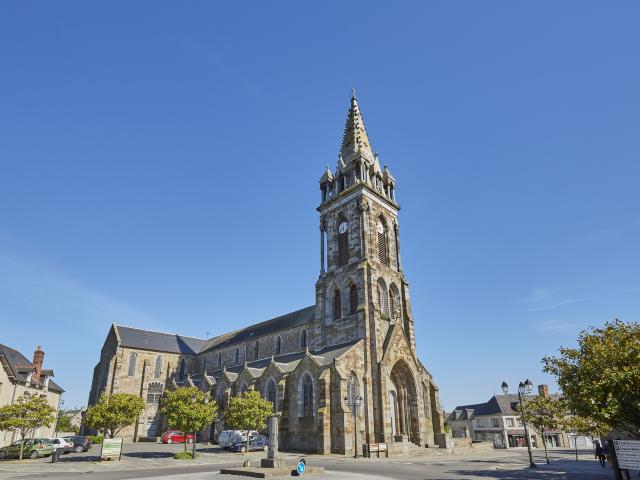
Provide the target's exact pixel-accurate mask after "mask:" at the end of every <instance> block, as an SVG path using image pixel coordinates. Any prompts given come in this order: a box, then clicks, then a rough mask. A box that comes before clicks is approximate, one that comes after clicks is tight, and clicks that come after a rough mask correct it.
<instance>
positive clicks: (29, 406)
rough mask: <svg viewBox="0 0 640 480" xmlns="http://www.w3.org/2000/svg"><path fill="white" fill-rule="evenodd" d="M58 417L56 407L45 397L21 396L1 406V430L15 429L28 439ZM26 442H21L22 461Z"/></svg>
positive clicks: (20, 456)
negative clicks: (13, 401)
mask: <svg viewBox="0 0 640 480" xmlns="http://www.w3.org/2000/svg"><path fill="white" fill-rule="evenodd" d="M55 419H56V409H55V408H53V407H51V406H50V405H49V404H48V403H47V401H46V400H45V399H44V398H41V397H36V396H33V397H31V396H29V397H26V398H25V397H24V396H22V397H19V398H18V400H17V401H16V402H15V403H12V404H9V405H4V406H3V407H0V430H14V431H16V432H18V433H19V434H20V438H21V439H26V438H27V437H29V436H31V435H32V434H33V432H34V431H35V430H36V429H37V428H40V427H50V426H51V424H52V423H53V422H54V421H55ZM23 447H24V442H22V443H21V444H20V455H19V460H20V461H22V450H23Z"/></svg>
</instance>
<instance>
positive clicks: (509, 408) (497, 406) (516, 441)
mask: <svg viewBox="0 0 640 480" xmlns="http://www.w3.org/2000/svg"><path fill="white" fill-rule="evenodd" d="M538 395H541V396H545V397H548V396H549V395H550V394H549V387H548V386H547V385H539V386H538ZM554 395H557V394H554ZM536 396H537V395H523V397H524V398H525V399H526V400H531V399H533V398H535V397H536ZM518 404H519V398H518V395H517V394H505V395H494V396H493V397H491V398H490V399H489V401H487V402H484V403H476V404H472V405H460V406H458V407H456V408H455V409H453V411H452V412H451V413H450V414H449V415H448V417H447V424H448V425H449V427H450V428H451V436H452V437H454V438H462V437H468V438H470V439H471V440H473V441H490V442H493V446H494V448H514V447H526V445H527V442H526V437H525V430H524V425H523V424H522V418H521V416H520V414H519V413H518ZM529 436H530V438H531V446H532V447H534V448H536V447H539V448H543V447H544V445H543V444H542V442H543V441H544V442H545V443H546V444H547V447H567V446H569V435H568V434H567V433H566V432H563V431H560V430H558V431H550V432H544V438H542V435H540V433H539V432H536V431H535V430H534V429H533V428H531V426H529Z"/></svg>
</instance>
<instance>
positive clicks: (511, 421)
mask: <svg viewBox="0 0 640 480" xmlns="http://www.w3.org/2000/svg"><path fill="white" fill-rule="evenodd" d="M505 422H506V423H507V427H515V426H516V420H515V419H514V418H505Z"/></svg>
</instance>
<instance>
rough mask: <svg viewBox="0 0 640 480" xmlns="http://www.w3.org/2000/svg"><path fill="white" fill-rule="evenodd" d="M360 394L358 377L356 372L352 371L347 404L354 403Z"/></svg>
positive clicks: (348, 385) (348, 384)
mask: <svg viewBox="0 0 640 480" xmlns="http://www.w3.org/2000/svg"><path fill="white" fill-rule="evenodd" d="M358 395H360V384H359V382H358V377H357V376H356V374H355V373H353V372H351V373H350V374H349V379H348V380H347V405H350V406H351V405H353V401H354V399H355V398H356V397H357V396H358Z"/></svg>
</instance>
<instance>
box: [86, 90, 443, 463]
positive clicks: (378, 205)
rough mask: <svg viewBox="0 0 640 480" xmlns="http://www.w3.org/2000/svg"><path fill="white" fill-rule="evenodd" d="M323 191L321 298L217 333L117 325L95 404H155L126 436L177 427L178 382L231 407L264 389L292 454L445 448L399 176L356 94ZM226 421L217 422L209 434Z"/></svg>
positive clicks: (99, 369)
mask: <svg viewBox="0 0 640 480" xmlns="http://www.w3.org/2000/svg"><path fill="white" fill-rule="evenodd" d="M320 192H321V197H320V198H321V201H320V205H319V207H318V208H317V210H318V212H319V213H320V222H319V223H320V275H319V277H318V280H317V282H316V287H315V289H316V302H315V305H311V306H309V307H306V308H303V309H302V310H298V311H295V312H291V313H287V314H285V315H282V316H280V317H276V318H273V319H270V320H267V321H264V322H261V323H256V324H254V325H250V326H247V327H245V328H241V329H239V330H236V331H233V332H230V333H225V334H222V335H220V336H217V337H214V338H211V339H208V340H205V339H197V338H190V337H184V336H181V335H176V334H166V333H160V332H152V331H146V330H140V329H136V328H131V327H125V326H120V325H115V324H114V325H112V327H111V328H110V330H109V333H108V335H107V339H106V341H105V343H104V346H103V348H102V352H101V356H100V361H99V363H98V364H97V365H96V367H95V369H94V374H93V382H92V386H91V393H90V395H89V405H92V404H94V403H95V402H96V401H97V399H98V398H99V396H100V394H101V393H103V392H106V393H116V392H128V393H135V394H139V395H140V396H142V397H143V398H144V399H145V400H146V404H147V408H146V409H145V410H144V412H143V414H142V415H141V416H140V418H139V419H138V421H137V422H136V424H135V425H132V426H131V427H130V428H129V429H127V430H126V431H124V432H123V434H124V436H125V438H127V437H128V438H133V439H136V440H138V439H143V438H145V437H146V438H150V437H155V436H159V435H160V434H161V430H163V429H164V428H167V425H166V422H165V421H164V419H163V418H162V416H161V415H160V414H159V413H158V403H159V400H160V398H161V395H162V392H163V391H164V390H165V389H167V388H177V387H179V386H183V385H190V386H196V387H198V388H200V389H202V390H206V391H207V392H210V395H211V396H212V398H215V399H216V400H217V402H218V405H219V409H220V410H221V411H224V408H225V406H226V405H227V404H228V401H229V398H230V397H231V396H233V395H236V394H237V393H239V392H243V391H246V390H249V389H252V390H257V391H258V392H260V393H261V394H262V395H263V396H264V397H265V398H267V399H268V400H270V401H271V402H272V403H273V405H274V407H275V410H276V412H278V413H279V415H280V428H279V432H280V447H281V448H283V449H291V450H305V451H312V452H317V453H330V452H331V453H342V454H349V453H353V451H354V447H355V445H362V444H370V443H387V444H389V449H390V451H391V452H392V453H394V452H396V453H399V452H406V451H408V450H409V448H411V449H414V448H416V446H420V447H428V446H436V445H437V444H438V443H440V441H441V440H442V437H443V435H444V433H443V421H444V419H443V415H442V410H441V408H440V403H439V397H438V387H437V386H436V384H435V383H434V381H433V377H432V375H431V374H430V373H429V371H428V370H427V369H426V368H425V367H424V365H423V364H422V363H421V362H420V360H419V359H418V357H417V356H416V340H415V335H414V319H413V314H412V312H411V300H410V296H409V288H408V284H407V281H406V279H405V276H404V273H403V270H402V262H401V257H400V228H399V224H398V210H399V209H400V207H399V205H398V203H397V200H396V179H395V178H394V177H393V175H392V174H391V172H390V171H389V169H388V168H387V166H386V165H385V166H384V167H381V164H380V160H379V158H378V155H377V154H374V153H373V150H372V148H371V144H370V142H369V138H368V136H367V132H366V130H365V126H364V122H363V118H362V114H361V112H360V108H359V106H358V102H357V100H356V97H355V95H352V98H351V105H350V108H349V113H348V117H347V122H346V126H345V129H344V134H343V137H342V145H341V147H340V154H339V158H338V163H337V167H336V169H335V170H334V171H331V170H330V169H329V167H327V169H326V171H325V172H324V173H323V174H322V176H321V178H320ZM360 403H361V405H359V404H360ZM224 428H225V425H224V421H223V420H222V419H220V420H217V421H216V422H215V423H214V424H213V425H211V428H210V429H208V430H207V431H205V432H202V435H203V438H205V439H206V438H209V439H211V440H213V439H214V438H215V436H216V435H217V433H218V432H219V431H221V430H222V429H224ZM358 448H360V447H358Z"/></svg>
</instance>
